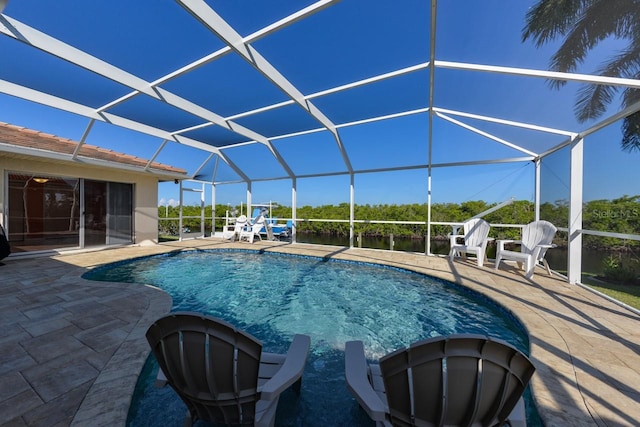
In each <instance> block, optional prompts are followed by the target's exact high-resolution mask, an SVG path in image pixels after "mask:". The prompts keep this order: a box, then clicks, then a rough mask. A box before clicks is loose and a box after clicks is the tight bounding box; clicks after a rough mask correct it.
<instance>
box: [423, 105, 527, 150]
mask: <svg viewBox="0 0 640 427" xmlns="http://www.w3.org/2000/svg"><path fill="white" fill-rule="evenodd" d="M435 114H436V115H437V116H438V117H440V118H441V119H444V120H446V121H448V122H451V123H453V124H456V125H458V126H460V127H462V128H465V129H467V130H470V131H471V132H475V133H477V134H478V135H482V136H484V137H485V138H489V139H492V140H494V141H496V142H499V143H500V144H502V145H505V146H507V147H509V148H513V149H514V150H517V151H520V152H521V153H524V154H528V155H530V156H533V157H537V156H538V154H537V153H534V152H533V151H530V150H527V149H526V148H522V147H520V146H519V145H516V144H513V143H511V142H509V141H506V140H504V139H502V138H498V137H497V136H495V135H491V134H490V133H488V132H485V131H482V130H480V129H478V128H475V127H473V126H470V125H468V124H465V123H462V122H461V121H459V120H456V119H454V118H452V117H449V116H447V115H446V114H442V113H438V112H436V113H435Z"/></svg>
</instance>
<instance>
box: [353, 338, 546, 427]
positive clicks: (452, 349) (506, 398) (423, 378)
mask: <svg viewBox="0 0 640 427" xmlns="http://www.w3.org/2000/svg"><path fill="white" fill-rule="evenodd" d="M534 371H535V368H534V367H533V365H532V364H531V362H530V361H529V359H528V358H527V357H526V356H525V355H524V354H522V353H521V352H520V351H518V350H517V349H515V348H514V347H512V346H511V345H509V344H507V343H506V342H504V341H501V340H497V339H493V338H488V337H485V336H482V335H471V334H459V335H450V336H445V337H437V338H431V339H427V340H424V341H420V342H417V343H415V344H412V345H411V346H410V347H409V348H403V349H400V350H398V351H395V352H393V353H390V354H388V355H386V356H384V357H382V358H381V359H380V363H379V364H377V363H371V364H369V363H368V362H367V360H366V358H365V353H364V347H363V344H362V341H349V342H347V343H346V347H345V374H346V380H347V388H348V389H349V391H350V392H351V394H353V396H354V397H355V398H356V399H357V400H358V402H359V404H360V406H361V407H362V408H363V409H364V410H365V412H367V414H368V415H369V417H370V418H371V419H372V420H374V421H376V425H377V426H392V425H393V426H447V427H453V426H477V427H480V426H487V427H489V426H491V427H493V426H499V425H502V423H504V422H506V421H507V420H508V421H509V423H510V424H511V426H513V427H516V426H521V427H523V426H526V419H525V413H524V402H523V400H522V394H523V392H524V390H525V388H526V386H527V383H528V382H529V380H530V379H531V376H532V375H533V373H534Z"/></svg>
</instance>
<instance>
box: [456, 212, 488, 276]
mask: <svg viewBox="0 0 640 427" xmlns="http://www.w3.org/2000/svg"><path fill="white" fill-rule="evenodd" d="M489 229H490V226H489V223H488V222H487V221H485V220H483V219H480V218H473V219H470V220H468V221H465V222H464V224H463V230H464V235H463V236H460V235H451V236H449V237H450V239H451V242H450V243H451V250H450V251H449V259H450V260H451V261H453V257H454V256H456V255H459V256H465V255H466V254H467V253H472V254H475V256H476V258H477V259H478V267H482V265H483V263H484V261H485V260H486V258H487V241H488V240H489V239H488V236H489Z"/></svg>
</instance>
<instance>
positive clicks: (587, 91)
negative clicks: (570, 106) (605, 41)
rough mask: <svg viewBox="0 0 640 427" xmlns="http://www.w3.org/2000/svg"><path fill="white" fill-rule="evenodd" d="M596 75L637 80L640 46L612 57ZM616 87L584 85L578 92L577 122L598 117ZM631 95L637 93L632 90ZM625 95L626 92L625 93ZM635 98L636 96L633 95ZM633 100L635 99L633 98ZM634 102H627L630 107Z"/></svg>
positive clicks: (632, 46)
mask: <svg viewBox="0 0 640 427" xmlns="http://www.w3.org/2000/svg"><path fill="white" fill-rule="evenodd" d="M597 74H598V75H601V76H610V77H628V78H637V77H638V74H640V45H633V44H632V45H631V46H630V47H629V48H628V49H627V50H625V51H623V52H622V53H620V54H618V55H616V56H614V57H613V58H611V59H610V60H609V61H608V62H606V63H605V64H603V66H602V67H601V68H600V69H599V70H598V72H597ZM618 89H619V88H618V87H614V86H604V85H596V84H592V85H586V86H583V87H582V88H581V89H580V90H579V92H578V98H577V100H576V104H575V113H576V117H577V119H578V120H579V121H581V122H585V121H587V120H590V119H595V118H598V117H600V116H601V115H602V114H603V113H604V112H605V111H606V107H607V105H608V104H609V103H611V101H612V100H613V96H614V94H615V93H616V92H617V91H618ZM632 91H633V92H631V93H629V95H630V96H632V94H634V93H637V92H638V91H635V90H633V89H632ZM625 93H626V92H625ZM633 96H636V95H633ZM634 99H635V98H634ZM633 102H635V100H629V102H628V103H626V105H631V103H633Z"/></svg>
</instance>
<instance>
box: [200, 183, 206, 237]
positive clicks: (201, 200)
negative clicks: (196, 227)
mask: <svg viewBox="0 0 640 427" xmlns="http://www.w3.org/2000/svg"><path fill="white" fill-rule="evenodd" d="M200 188H201V189H202V190H201V191H200V235H201V236H202V237H204V222H205V221H204V182H203V183H202V185H201V186H200Z"/></svg>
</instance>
